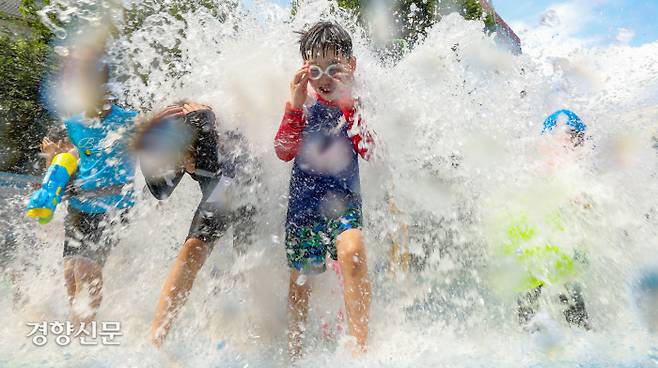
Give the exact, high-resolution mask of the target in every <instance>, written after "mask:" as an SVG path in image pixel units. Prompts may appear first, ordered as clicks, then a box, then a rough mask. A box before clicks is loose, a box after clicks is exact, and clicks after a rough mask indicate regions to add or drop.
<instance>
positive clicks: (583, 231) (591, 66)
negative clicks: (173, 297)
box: [0, 0, 658, 367]
mask: <svg viewBox="0 0 658 368" xmlns="http://www.w3.org/2000/svg"><path fill="white" fill-rule="evenodd" d="M144 4H145V5H146V3H144ZM150 5H151V6H152V5H153V4H150ZM331 9H333V5H332V4H331V3H329V2H326V1H323V0H315V1H310V0H309V1H306V2H304V3H303V4H302V6H300V8H299V9H298V11H297V14H296V16H295V17H291V16H290V11H289V9H286V8H282V7H279V6H276V5H273V4H271V3H269V2H266V1H254V2H253V3H252V4H250V5H249V6H244V5H241V4H238V5H237V8H236V9H234V10H232V11H228V12H227V13H226V14H225V16H226V17H225V18H224V19H221V20H220V19H219V17H217V16H216V15H214V14H212V13H211V12H209V11H207V10H206V9H205V8H203V7H200V8H199V9H198V10H196V11H194V12H188V13H184V14H182V19H176V18H174V17H172V16H169V15H167V14H165V13H156V14H153V15H151V16H149V17H147V18H146V19H145V20H144V22H143V23H142V25H141V26H140V27H139V28H138V29H137V30H135V31H134V32H132V33H130V34H123V35H120V36H118V37H117V38H116V39H114V40H113V41H112V42H111V43H110V46H111V52H110V54H111V57H112V58H113V60H114V62H115V63H116V65H117V67H116V68H115V69H114V71H115V74H116V76H115V82H114V90H115V93H116V95H117V96H118V97H119V99H120V101H122V103H124V104H126V105H127V106H131V107H133V108H135V109H137V110H139V111H141V112H145V111H146V110H149V109H151V108H154V107H158V106H162V105H163V104H166V103H168V102H171V101H173V100H176V99H181V98H186V99H190V100H193V101H196V102H200V103H205V104H209V105H211V106H212V107H213V109H214V110H215V112H216V114H217V116H218V124H219V125H220V127H227V128H240V129H242V130H243V131H244V132H245V134H246V135H247V137H248V138H249V141H250V147H251V149H252V151H253V154H254V155H255V156H257V157H258V159H259V160H260V162H261V167H262V178H263V179H262V184H261V185H260V186H259V187H258V188H255V190H254V191H253V196H254V198H256V197H257V198H259V199H260V200H259V204H260V205H259V216H258V220H259V224H260V226H259V229H258V234H259V236H258V240H257V241H256V242H255V243H254V244H253V245H252V246H251V248H250V249H249V251H248V252H247V254H246V255H244V256H237V255H236V254H235V253H234V252H233V251H232V247H231V242H230V241H229V240H226V239H224V240H221V241H220V242H219V243H218V244H217V245H216V246H215V249H214V251H213V253H212V255H211V257H210V258H209V259H208V261H207V262H206V265H205V266H204V268H203V269H202V271H201V272H200V274H199V276H198V278H197V280H196V282H195V285H194V289H193V291H192V293H191V295H190V297H189V300H188V302H187V304H186V305H185V307H184V309H183V311H182V313H181V315H180V318H179V319H178V320H177V321H176V324H175V327H174V329H173V330H172V333H171V335H170V336H169V339H168V340H167V342H166V343H165V344H164V346H163V347H162V348H161V349H160V350H156V349H155V348H153V347H152V346H151V344H150V343H149V341H148V339H147V336H148V329H149V324H150V321H151V318H152V316H153V311H154V308H155V303H156V300H157V297H158V294H159V292H160V288H161V287H162V283H163V281H164V277H165V275H166V273H167V271H168V269H169V267H170V266H171V264H172V262H173V259H174V258H175V256H176V254H177V250H178V249H179V247H180V245H181V243H182V241H183V240H184V238H185V235H186V234H187V230H188V226H189V222H190V219H191V217H192V214H193V211H194V209H195V207H196V203H197V201H198V200H199V198H200V195H199V194H198V190H197V188H196V184H195V183H194V182H193V181H192V180H189V179H184V181H183V182H182V183H181V186H180V187H179V188H178V189H176V191H175V192H174V194H173V196H172V198H170V199H168V200H166V201H162V202H159V203H158V202H157V201H156V200H155V199H153V198H151V196H150V195H149V194H148V192H144V193H142V195H140V197H139V200H138V204H137V206H136V207H135V209H134V210H133V211H132V213H131V223H130V225H129V226H127V227H126V228H125V229H124V230H123V234H122V240H121V242H120V244H119V245H118V246H117V248H115V249H114V250H113V252H112V254H111V255H110V257H109V259H108V262H107V264H106V265H105V268H104V280H105V285H104V293H103V295H104V297H103V303H102V305H101V308H100V310H99V313H98V316H97V319H98V320H99V321H120V322H121V326H122V330H121V332H122V333H123V336H121V337H120V338H119V341H120V345H119V346H100V344H99V346H80V345H79V344H78V343H77V342H76V341H74V342H73V343H71V344H70V345H69V346H65V347H61V346H58V345H57V344H56V343H55V342H54V339H49V342H48V344H46V345H45V346H43V347H37V346H35V345H34V344H33V343H32V340H31V338H29V337H26V335H27V334H28V332H30V328H29V327H28V326H27V325H26V323H28V322H39V321H56V320H64V319H65V318H66V316H67V314H68V304H67V300H66V292H65V288H64V285H63V277H62V259H61V251H62V243H63V230H62V228H63V217H64V213H65V211H64V210H63V209H60V211H59V212H58V214H57V216H56V218H55V219H54V220H53V221H52V222H51V223H50V224H48V225H44V226H37V225H29V224H28V225H26V224H25V223H24V222H22V219H21V221H18V220H16V221H15V223H16V224H22V225H21V226H16V227H13V228H10V229H4V230H3V231H6V232H12V233H15V234H16V235H19V236H20V237H28V238H29V237H34V238H36V241H35V242H33V243H28V242H27V241H25V242H19V244H18V247H17V249H16V250H15V251H14V257H12V261H11V262H10V265H9V266H10V269H12V270H14V271H12V272H13V273H15V274H16V275H17V276H16V277H14V278H12V280H10V281H7V282H6V283H5V287H4V288H3V289H2V290H3V291H2V295H3V298H2V301H0V311H2V313H0V321H1V322H0V365H2V366H28V367H31V366H56V367H60V366H61V367H123V366H126V367H127V366H130V367H138V366H139V367H161V366H172V367H179V366H180V367H188V366H190V367H192V366H213V367H215V366H216V367H247V366H249V367H276V366H286V365H287V364H288V358H287V333H286V328H287V322H286V320H287V317H286V298H287V288H288V271H287V268H286V263H285V250H284V241H283V239H284V235H283V223H284V220H285V210H286V204H287V197H286V196H287V191H288V179H289V175H290V164H286V163H283V162H281V161H279V160H278V159H276V156H275V154H274V152H273V137H274V134H275V132H276V130H277V128H278V124H279V122H280V119H281V115H282V112H283V106H284V104H285V101H286V100H287V98H288V93H289V92H288V84H289V82H290V79H291V77H292V75H293V73H294V71H295V70H296V69H297V68H298V67H299V65H300V64H301V59H300V56H299V54H298V47H297V43H296V42H297V37H298V36H297V35H296V34H295V33H294V31H297V30H301V29H303V28H304V27H305V26H306V25H308V24H312V23H313V22H316V21H318V20H321V19H331V20H335V21H337V22H339V23H341V24H343V25H345V26H346V27H347V28H348V29H350V31H351V33H352V35H353V38H354V44H355V55H356V57H357V73H356V79H357V82H358V87H357V90H358V94H359V96H360V97H361V99H362V101H363V106H364V111H363V116H364V119H365V120H366V121H367V124H368V126H369V127H370V128H371V129H373V130H374V131H376V133H377V153H376V155H375V157H374V159H373V160H372V161H371V162H364V161H361V162H360V168H361V176H362V177H361V183H362V192H363V198H364V214H365V224H364V229H365V241H366V244H367V248H368V252H369V253H368V257H369V259H368V262H369V269H370V271H371V278H372V280H373V303H372V308H371V320H370V327H371V338H370V342H369V352H368V353H367V354H366V355H365V356H363V357H361V358H358V359H354V358H352V356H351V354H349V353H347V352H346V350H345V348H344V347H343V346H344V345H345V339H346V338H345V337H344V336H341V335H340V333H339V336H338V337H331V336H330V337H327V333H326V328H327V327H326V326H329V327H328V328H329V329H330V330H331V332H332V333H330V334H329V335H332V334H333V332H335V330H338V327H337V326H336V324H337V322H336V317H335V315H336V312H337V311H338V310H339V308H340V304H341V300H342V296H341V291H340V287H339V285H338V282H337V280H336V277H335V275H334V274H333V273H332V272H326V273H325V274H323V275H320V276H314V277H309V278H308V279H307V280H305V282H311V283H313V285H314V294H313V297H312V308H311V316H310V317H309V324H308V329H307V331H308V333H307V335H308V336H307V338H306V340H307V345H306V347H307V349H306V355H305V357H304V358H303V359H302V360H301V361H299V362H298V363H297V364H298V365H299V366H308V367H334V366H367V367H527V366H537V367H540V366H541V367H573V366H583V367H586V366H590V365H596V364H598V365H596V366H601V367H608V366H610V367H613V366H647V365H646V364H649V362H650V360H649V359H650V358H647V353H648V352H649V350H650V347H651V346H655V343H656V340H655V339H656V337H655V336H652V335H650V334H649V333H648V332H645V331H646V329H645V328H644V326H643V325H642V324H640V323H638V319H637V318H636V315H635V314H634V312H633V308H631V307H630V306H631V303H632V299H631V297H630V296H629V293H628V292H627V290H628V282H629V281H628V280H630V279H632V278H633V276H634V274H635V273H636V272H637V271H636V270H639V269H640V268H642V267H644V266H645V265H647V264H651V263H656V262H655V257H656V254H655V249H656V246H658V243H656V239H658V237H657V235H658V226H657V225H658V220H657V218H658V195H657V194H658V186H657V184H656V183H657V179H658V176H657V175H658V165H657V163H658V162H657V160H656V158H657V155H656V151H655V149H654V148H653V145H654V144H655V142H654V141H653V139H654V137H655V136H656V134H657V132H658V110H657V109H656V108H655V106H656V103H657V102H658V43H652V44H646V45H643V46H639V47H631V46H628V45H622V44H620V45H612V46H607V47H592V46H587V45H583V44H582V43H575V42H547V40H550V39H551V38H550V37H548V38H547V37H546V36H545V34H546V32H549V33H550V29H549V28H550V26H549V25H544V26H542V27H548V28H546V29H543V30H540V31H541V32H540V31H536V32H534V33H533V31H528V32H526V34H523V35H522V38H523V39H524V54H523V55H520V56H514V55H510V54H508V53H506V52H505V51H501V50H499V49H498V48H497V47H496V45H495V43H494V41H493V39H492V37H490V36H488V35H486V34H484V33H482V31H481V29H482V28H483V25H482V23H481V22H468V21H464V20H463V19H461V18H460V17H459V16H457V15H452V16H447V17H444V18H443V20H442V21H441V22H440V23H439V24H437V25H435V26H434V27H433V28H431V29H429V30H428V32H427V37H426V38H425V39H424V41H423V42H422V43H420V44H419V45H417V47H415V48H414V49H413V51H411V52H410V53H408V54H407V55H405V56H404V57H403V58H402V59H401V60H399V61H398V62H396V63H390V62H382V60H381V58H380V57H379V56H378V55H377V54H375V53H374V52H373V51H372V47H371V41H370V39H369V38H368V37H367V36H366V35H367V32H365V31H364V30H363V29H361V28H360V27H359V26H358V25H357V24H356V23H355V20H354V19H353V18H352V17H351V16H349V14H347V13H344V12H341V11H332V10H331ZM334 10H335V9H334ZM542 32H543V33H542ZM167 48H168V49H171V48H177V49H179V50H180V54H179V55H178V56H176V57H174V58H171V56H170V54H168V53H166V52H164V51H163V50H164V49H167ZM172 60H173V61H172ZM562 108H569V109H571V110H573V111H575V112H577V113H578V114H579V115H580V116H581V117H582V118H583V120H584V122H585V123H586V124H587V125H588V135H589V139H587V140H586V142H585V144H584V146H583V147H581V148H580V149H579V150H578V152H577V153H573V154H565V155H562V154H556V155H553V154H551V152H555V151H551V149H555V147H550V143H546V142H547V141H548V140H550V136H547V135H542V134H541V131H542V128H543V126H542V122H543V120H544V118H545V117H546V116H547V115H548V114H550V113H552V112H553V111H555V110H558V109H562ZM547 147H548V148H547ZM547 152H548V153H547ZM555 157H562V158H561V159H560V160H557V159H555ZM555 160H557V161H559V162H554V161H555ZM136 186H137V188H138V189H139V190H138V192H140V191H141V188H143V186H144V182H143V179H141V178H140V177H139V175H138V179H137V184H136ZM519 197H523V199H522V200H520V199H519ZM583 198H584V199H583ZM579 199H581V200H583V201H585V202H587V203H586V204H587V206H586V207H587V208H588V210H575V209H574V210H573V211H571V212H569V216H568V219H569V222H568V223H567V225H566V227H568V228H569V231H568V234H569V236H570V237H572V239H577V242H578V243H579V244H581V245H582V246H583V247H584V248H585V250H586V253H587V267H586V270H585V271H584V272H582V274H581V275H580V276H579V282H580V283H581V284H582V287H583V294H584V298H585V300H586V303H587V307H588V312H589V314H590V319H591V324H592V327H593V328H592V330H591V331H583V330H580V329H577V328H570V327H569V326H568V325H567V324H566V323H565V322H564V320H563V318H561V313H560V310H559V307H557V306H556V303H554V299H555V297H556V295H555V294H556V293H558V290H557V289H558V287H557V286H556V287H555V288H552V287H550V286H549V287H547V288H546V289H547V292H546V293H545V294H546V295H545V296H544V297H542V300H541V305H542V314H541V320H539V321H536V323H537V324H538V325H539V326H540V327H538V328H537V331H535V332H534V333H530V332H527V331H525V330H523V329H522V328H520V327H519V326H518V323H517V321H516V309H515V303H516V302H515V299H514V297H513V296H512V295H510V294H509V293H498V292H496V291H495V289H496V286H497V285H493V284H494V282H492V280H491V277H490V273H489V269H490V265H491V264H492V263H495V262H496V259H495V256H494V253H495V252H494V251H493V249H494V248H495V245H496V244H494V243H495V242H494V241H492V237H491V234H490V233H489V231H488V229H489V225H490V224H491V222H492V221H493V222H495V220H492V219H495V218H496V217H497V216H498V215H500V214H501V213H502V212H504V211H505V210H506V209H509V208H516V207H519V206H521V204H523V206H524V207H525V208H526V209H527V210H528V211H532V210H533V209H537V208H542V206H547V205H550V204H551V203H572V204H573V203H578V202H577V201H578V200H579ZM21 200H22V199H16V201H17V202H20V201H21ZM389 201H393V202H394V203H395V205H396V207H397V208H398V209H399V212H395V213H394V212H392V211H391V210H390V206H389ZM552 201H558V202H552ZM560 201H561V202H560ZM581 204H582V203H581ZM523 206H522V207H523ZM576 207H577V206H576ZM576 207H573V206H572V208H576ZM404 224H406V225H407V226H408V229H409V239H410V240H409V251H410V252H411V254H412V255H413V257H412V267H411V268H412V269H414V270H413V271H410V272H401V271H397V272H391V271H389V270H388V269H387V267H386V265H387V263H388V262H389V249H390V246H391V245H390V244H391V239H393V238H396V237H399V236H400V232H401V229H402V228H403V227H404V226H403V225H404ZM227 238H230V237H227ZM421 266H422V267H421ZM8 279H9V278H8ZM498 286H500V285H498ZM503 286H504V285H503ZM15 292H19V293H20V295H19V297H18V298H17V299H18V301H14V299H13V298H11V297H10V296H11V295H13V294H14V293H15ZM4 296H6V297H4ZM323 321H324V322H325V323H324V326H325V327H323ZM542 326H543V327H542Z"/></svg>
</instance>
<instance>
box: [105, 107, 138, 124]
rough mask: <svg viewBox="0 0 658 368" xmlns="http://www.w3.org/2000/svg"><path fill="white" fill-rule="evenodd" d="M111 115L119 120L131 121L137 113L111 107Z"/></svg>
mask: <svg viewBox="0 0 658 368" xmlns="http://www.w3.org/2000/svg"><path fill="white" fill-rule="evenodd" d="M111 114H112V115H114V116H116V117H118V118H120V119H121V120H132V119H135V117H137V111H134V110H130V109H127V108H124V107H121V106H119V105H116V104H114V105H112V112H111Z"/></svg>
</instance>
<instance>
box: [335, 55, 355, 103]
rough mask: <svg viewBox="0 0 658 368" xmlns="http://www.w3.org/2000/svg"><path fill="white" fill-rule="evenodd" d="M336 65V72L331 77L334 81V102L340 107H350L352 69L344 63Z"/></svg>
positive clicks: (351, 99) (352, 83)
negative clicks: (335, 96) (335, 95)
mask: <svg viewBox="0 0 658 368" xmlns="http://www.w3.org/2000/svg"><path fill="white" fill-rule="evenodd" d="M336 67H337V72H336V73H335V74H334V75H333V77H332V78H333V79H334V82H335V83H336V94H337V99H336V103H337V104H338V106H340V107H351V106H352V104H353V100H354V99H353V96H352V88H353V86H354V71H353V70H352V68H350V67H349V65H345V64H337V65H336Z"/></svg>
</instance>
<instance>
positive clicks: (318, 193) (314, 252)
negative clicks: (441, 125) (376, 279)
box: [274, 22, 373, 359]
mask: <svg viewBox="0 0 658 368" xmlns="http://www.w3.org/2000/svg"><path fill="white" fill-rule="evenodd" d="M300 52H301V56H302V59H303V65H302V66H301V68H299V70H297V72H296V73H295V76H294V78H293V80H292V82H291V84H290V93H291V95H290V101H289V102H288V103H287V105H286V109H285V113H284V115H283V120H282V121H281V125H280V127H279V131H278V132H277V134H276V138H275V142H274V147H275V151H276V154H277V156H278V157H279V158H280V159H281V160H283V161H290V160H293V159H294V164H293V168H292V175H291V179H290V195H289V201H288V215H287V220H286V227H285V230H286V240H285V244H286V253H287V258H288V266H289V267H290V289H289V294H288V310H289V332H288V334H289V335H288V340H289V353H290V356H291V358H292V359H296V358H298V357H300V355H301V350H302V338H303V331H304V326H303V324H304V323H305V321H306V317H307V314H308V303H309V297H310V293H311V286H310V281H308V280H307V279H306V275H312V274H315V273H320V272H323V271H324V270H325V269H326V257H327V256H330V257H331V258H332V259H333V260H338V263H339V264H340V268H341V269H342V273H343V276H344V298H345V308H346V311H347V320H348V325H349V334H350V335H351V336H353V337H354V338H355V339H356V343H357V344H358V350H361V351H365V349H366V342H367V339H368V313H369V307H370V281H369V279H368V268H367V263H366V250H365V246H364V244H363V234H362V232H361V226H362V220H361V217H362V215H361V190H360V179H359V164H358V157H359V156H361V157H363V158H364V159H368V158H369V157H370V154H371V152H370V148H371V146H372V142H373V139H372V136H371V135H370V134H369V133H368V132H367V130H366V129H365V126H364V124H363V122H362V121H361V119H360V115H359V112H358V102H357V100H356V99H354V97H353V96H352V84H353V78H354V69H355V67H356V58H355V57H354V56H353V55H352V39H351V37H350V35H349V34H348V33H347V32H346V31H345V30H344V29H343V28H342V27H341V26H340V25H338V24H335V23H331V22H319V23H317V24H315V25H314V26H312V27H311V28H310V29H309V30H308V31H306V32H303V33H302V35H301V38H300ZM309 84H310V86H311V87H312V88H313V90H314V91H315V92H316V94H315V99H313V100H310V99H309V98H308V86H309ZM355 352H356V351H355Z"/></svg>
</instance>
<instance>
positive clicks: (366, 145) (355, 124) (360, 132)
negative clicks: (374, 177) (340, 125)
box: [343, 106, 375, 160]
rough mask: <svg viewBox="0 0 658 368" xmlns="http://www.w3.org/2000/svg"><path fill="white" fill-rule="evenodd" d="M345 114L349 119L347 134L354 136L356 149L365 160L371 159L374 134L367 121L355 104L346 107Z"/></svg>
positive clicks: (353, 141) (353, 142)
mask: <svg viewBox="0 0 658 368" xmlns="http://www.w3.org/2000/svg"><path fill="white" fill-rule="evenodd" d="M343 115H344V116H345V120H346V121H347V134H348V135H349V136H350V138H352V145H354V150H355V151H356V152H357V153H358V154H359V155H360V156H361V157H363V159H364V160H369V159H370V157H371V156H372V150H373V148H374V145H375V140H374V138H373V134H372V133H371V132H370V131H368V129H367V128H366V126H365V123H364V122H363V120H362V119H361V114H360V113H359V111H358V109H357V108H356V107H355V106H353V107H351V108H349V109H344V110H343Z"/></svg>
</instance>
